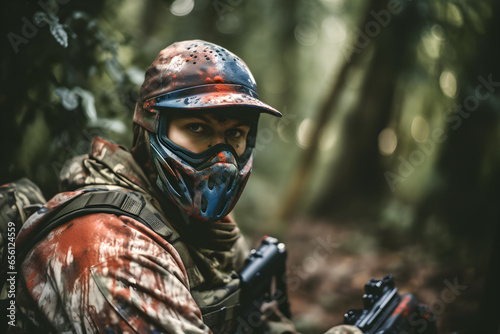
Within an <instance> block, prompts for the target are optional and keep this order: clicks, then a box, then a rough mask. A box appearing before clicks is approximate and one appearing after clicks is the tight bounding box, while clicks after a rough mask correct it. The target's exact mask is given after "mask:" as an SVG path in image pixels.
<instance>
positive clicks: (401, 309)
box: [391, 295, 411, 318]
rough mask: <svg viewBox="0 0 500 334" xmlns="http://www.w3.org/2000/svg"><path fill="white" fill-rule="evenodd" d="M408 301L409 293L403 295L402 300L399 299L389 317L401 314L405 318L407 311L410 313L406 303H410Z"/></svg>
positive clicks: (409, 298) (409, 299)
mask: <svg viewBox="0 0 500 334" xmlns="http://www.w3.org/2000/svg"><path fill="white" fill-rule="evenodd" d="M410 301H411V297H410V296H409V295H407V296H404V297H403V300H401V302H400V303H399V305H398V307H396V309H395V310H394V312H393V313H392V315H391V317H396V316H398V315H399V314H402V315H403V316H404V317H405V318H407V317H408V315H409V313H410V309H409V307H408V304H409V303H410Z"/></svg>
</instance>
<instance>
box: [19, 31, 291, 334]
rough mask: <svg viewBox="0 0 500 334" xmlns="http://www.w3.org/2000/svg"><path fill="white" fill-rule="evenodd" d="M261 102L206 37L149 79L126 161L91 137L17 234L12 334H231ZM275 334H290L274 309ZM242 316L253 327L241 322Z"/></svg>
mask: <svg viewBox="0 0 500 334" xmlns="http://www.w3.org/2000/svg"><path fill="white" fill-rule="evenodd" d="M260 113H267V114H270V115H272V116H276V117H281V113H280V112H278V111H277V110H276V109H274V108H272V107H270V106H268V105H267V104H265V103H263V102H261V101H260V100H259V99H258V96H257V89H256V83H255V81H254V78H253V76H252V74H251V72H250V70H249V69H248V67H247V66H246V64H245V63H244V62H243V61H242V60H241V59H240V58H238V57H237V56H236V55H234V54H233V53H231V52H229V51H227V50H226V49H224V48H222V47H220V46H218V45H215V44H212V43H208V42H205V41H201V40H192V41H183V42H178V43H175V44H172V45H170V46H169V47H167V48H165V49H164V50H162V51H161V52H160V54H159V55H158V57H157V58H156V60H155V61H154V62H153V64H152V65H151V66H150V67H149V68H148V69H147V71H146V74H145V81H144V83H143V85H142V87H141V90H140V96H139V100H138V102H137V105H136V109H135V113H134V118H133V122H134V123H133V131H134V139H133V145H132V148H131V150H130V151H128V150H126V149H125V148H123V147H121V146H118V145H115V144H113V143H111V142H109V141H106V140H104V139H102V138H98V137H97V138H94V141H93V142H92V145H91V149H90V153H89V154H88V155H87V156H82V157H78V158H76V159H73V160H72V161H69V162H68V163H67V164H66V166H65V168H64V169H63V171H62V172H61V185H62V188H63V190H64V191H65V192H63V193H60V194H58V195H56V196H55V197H53V198H52V199H51V200H50V201H49V202H47V204H46V205H45V206H44V207H43V208H42V209H41V210H39V211H38V212H37V213H35V214H34V215H33V216H32V217H31V218H30V219H29V220H28V221H27V222H26V223H25V225H24V226H23V229H22V230H21V232H20V234H19V235H18V238H17V241H16V242H17V246H16V247H17V250H18V253H19V254H20V255H19V257H18V262H19V263H18V266H19V278H18V280H19V282H18V287H17V289H18V291H17V297H16V303H17V306H18V309H19V310H20V312H19V313H20V314H18V315H17V327H16V330H17V331H20V332H30V333H31V332H33V333H59V332H61V333H62V332H64V333H69V332H74V333H96V332H102V333H104V332H106V333H126V332H129V333H130V332H137V333H161V332H162V333H208V332H211V331H212V332H214V333H231V332H234V330H235V328H236V326H237V324H238V323H237V321H236V317H237V305H238V304H239V302H240V301H239V292H240V287H239V278H238V277H237V276H236V275H235V272H236V271H237V270H239V269H241V267H242V266H243V262H244V260H245V258H246V257H247V255H248V249H247V246H246V245H245V242H244V240H243V238H242V236H241V234H240V231H239V229H238V226H237V225H236V223H235V222H234V221H233V219H232V218H231V216H230V215H229V213H230V212H231V210H232V209H233V207H234V205H235V204H236V202H237V201H238V198H239V196H240V194H241V192H242V190H243V188H244V186H245V184H246V182H247V180H248V177H249V175H250V172H251V169H252V149H253V147H254V145H255V139H256V134H257V122H258V119H259V115H260ZM270 308H271V312H269V316H268V317H267V318H266V321H265V324H266V328H267V329H266V330H269V331H270V332H271V333H285V332H287V333H293V332H294V329H293V325H292V324H291V322H290V321H289V320H288V319H285V317H283V316H282V315H281V314H280V312H279V311H278V310H277V309H275V308H273V307H272V305H271V307H270ZM243 320H244V319H243Z"/></svg>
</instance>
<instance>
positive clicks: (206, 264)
mask: <svg viewBox="0 0 500 334" xmlns="http://www.w3.org/2000/svg"><path fill="white" fill-rule="evenodd" d="M113 188H114V187H113ZM81 190H84V192H83V193H82V194H80V195H77V196H75V197H74V198H72V199H71V200H69V201H68V202H67V203H64V204H63V205H61V207H58V208H57V209H55V210H54V211H55V212H50V214H49V215H48V217H47V219H48V220H49V222H48V223H46V224H45V226H44V228H43V230H42V231H41V232H40V233H38V234H37V236H36V238H34V239H33V240H32V241H31V242H30V244H29V245H28V246H27V247H23V249H22V250H20V256H21V258H22V257H23V256H24V255H26V254H27V252H28V251H29V250H30V249H31V248H32V247H33V246H34V245H35V244H36V243H38V242H39V241H41V240H42V239H43V238H45V237H46V236H47V234H49V233H50V232H51V231H52V230H54V229H55V228H57V227H58V226H61V225H63V224H64V223H66V222H68V221H70V220H72V219H74V218H76V217H81V216H85V215H88V214H92V213H110V214H115V215H125V216H128V217H131V218H133V219H135V220H137V221H139V222H141V223H143V224H144V225H146V226H148V227H149V228H151V229H152V230H153V231H155V232H156V233H157V234H159V235H160V236H162V237H163V238H164V239H165V240H166V241H168V242H169V243H170V244H171V245H172V246H173V247H174V248H175V249H176V250H177V252H178V253H179V255H180V257H181V259H182V262H183V263H184V266H185V268H186V272H187V274H188V279H189V284H190V289H191V290H190V292H191V295H192V296H193V299H194V300H195V301H196V303H197V304H198V306H199V308H200V310H201V312H202V315H203V322H204V323H205V324H206V325H207V326H208V327H210V329H211V330H212V331H213V332H214V333H230V332H231V331H232V329H233V328H234V327H235V323H236V316H237V311H238V305H239V301H240V292H241V288H240V279H239V278H238V275H237V274H236V272H234V271H233V272H230V273H227V272H222V271H220V270H218V269H217V266H216V265H215V264H214V263H213V260H212V259H210V258H209V255H208V254H206V252H204V251H203V249H199V248H195V247H193V246H191V245H189V244H188V243H186V242H184V241H183V240H182V237H181V236H180V235H179V233H178V232H177V231H176V230H175V228H174V227H173V226H172V225H171V224H170V223H169V222H168V220H167V219H165V217H164V215H163V214H162V213H161V212H160V210H158V209H157V208H156V207H155V206H154V205H153V204H152V203H151V201H150V200H149V199H148V196H149V195H147V194H144V193H139V192H135V191H131V190H128V189H125V188H121V187H116V189H113V190H110V189H102V188H97V186H96V187H89V188H84V189H81ZM243 243H244V241H243V238H239V239H238V241H237V243H236V244H235V248H242V247H244V245H243ZM18 263H21V261H20V260H19V259H18Z"/></svg>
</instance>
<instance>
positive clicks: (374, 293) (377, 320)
mask: <svg viewBox="0 0 500 334" xmlns="http://www.w3.org/2000/svg"><path fill="white" fill-rule="evenodd" d="M344 323H345V324H348V325H354V326H356V327H358V328H359V329H361V331H362V332H363V333H369V334H410V333H423V334H436V333H437V328H436V319H435V317H434V315H433V314H432V312H431V311H430V309H429V308H428V307H426V306H424V305H419V304H418V303H417V301H416V299H415V297H414V296H413V295H412V294H410V293H408V294H404V295H399V294H398V288H397V287H395V285H394V278H393V277H392V275H386V276H385V277H384V278H383V279H381V280H377V279H373V278H372V279H370V280H369V281H368V283H366V285H365V294H364V295H363V309H355V310H350V311H349V312H347V313H346V314H345V315H344Z"/></svg>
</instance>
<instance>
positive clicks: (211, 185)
mask: <svg viewBox="0 0 500 334" xmlns="http://www.w3.org/2000/svg"><path fill="white" fill-rule="evenodd" d="M214 187H215V180H214V177H213V176H212V175H210V177H209V178H208V189H210V190H212V189H214Z"/></svg>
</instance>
